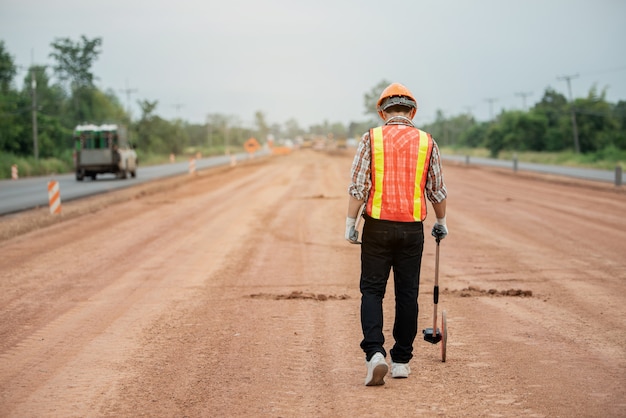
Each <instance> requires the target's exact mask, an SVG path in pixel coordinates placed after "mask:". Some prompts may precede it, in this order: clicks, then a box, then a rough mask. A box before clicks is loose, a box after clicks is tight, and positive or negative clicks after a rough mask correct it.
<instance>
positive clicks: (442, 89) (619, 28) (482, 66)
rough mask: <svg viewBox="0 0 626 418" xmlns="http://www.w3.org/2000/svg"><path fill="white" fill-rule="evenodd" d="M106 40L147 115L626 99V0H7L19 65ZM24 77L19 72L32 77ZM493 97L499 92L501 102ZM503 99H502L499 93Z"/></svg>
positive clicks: (316, 114)
mask: <svg viewBox="0 0 626 418" xmlns="http://www.w3.org/2000/svg"><path fill="white" fill-rule="evenodd" d="M81 35H85V36H87V37H88V38H90V39H93V38H96V37H101V38H102V41H103V42H102V53H101V54H100V56H99V58H98V60H97V61H96V63H95V65H94V67H93V71H94V73H95V75H96V77H97V78H98V80H97V85H98V86H99V87H100V88H101V89H103V90H106V89H113V90H114V91H115V92H116V93H117V94H118V96H119V98H120V100H121V101H122V103H123V104H124V105H125V106H126V105H127V95H126V94H125V93H124V92H123V90H124V89H126V87H129V88H131V89H133V90H134V91H133V93H132V94H131V95H130V104H131V109H132V112H133V117H135V118H136V117H137V116H139V108H138V106H137V105H136V101H137V100H151V101H153V100H158V102H159V105H158V107H157V110H156V113H157V114H159V115H160V116H162V117H164V118H166V119H173V118H176V117H180V118H182V119H185V120H187V121H189V122H193V123H204V121H205V120H206V115H207V114H208V113H221V114H226V115H233V116H237V117H238V119H239V120H240V121H241V123H244V124H249V123H252V121H253V120H254V113H255V112H256V111H262V112H263V113H264V114H265V116H266V120H267V121H268V122H269V123H281V124H282V123H284V122H285V121H286V120H288V119H291V118H295V119H296V120H297V121H298V122H299V124H300V126H301V127H303V128H307V127H308V126H310V125H313V124H319V123H323V122H324V121H328V122H330V123H334V122H341V123H344V124H347V123H349V122H351V121H363V120H365V119H367V117H366V116H365V115H364V104H363V96H364V94H365V93H366V92H369V91H370V90H371V89H372V88H373V87H374V86H375V85H377V84H378V83H379V82H380V81H382V80H388V81H397V82H400V83H403V84H405V85H406V86H407V87H408V88H409V89H410V90H411V91H412V92H413V94H414V95H415V97H416V98H417V101H418V103H419V106H420V109H419V111H418V113H417V116H416V119H415V120H416V121H417V123H418V124H419V123H420V122H421V123H427V122H429V121H432V120H433V118H434V115H435V113H436V111H437V110H438V109H440V110H442V111H443V112H444V113H445V114H446V115H454V114H460V113H464V112H471V113H472V114H473V115H474V116H475V117H477V118H478V119H479V120H486V119H488V118H489V117H490V114H491V111H493V113H494V114H497V113H498V112H499V111H500V110H501V109H507V110H508V109H521V108H522V105H523V103H524V99H523V97H522V96H521V95H520V94H523V95H525V96H526V104H527V105H528V106H531V105H533V104H534V103H535V102H536V101H538V100H540V99H541V97H542V95H543V93H544V91H545V89H546V88H548V87H552V88H554V89H555V90H557V91H559V92H561V93H563V94H565V95H566V96H567V94H568V92H567V83H566V82H565V81H562V80H558V79H557V77H559V76H564V75H565V76H569V75H572V76H573V75H578V77H577V78H573V79H572V92H573V95H574V96H575V97H583V96H587V94H588V92H589V90H590V89H591V88H592V87H593V86H594V85H596V86H597V87H598V89H599V90H602V89H604V88H606V89H607V99H608V100H609V101H610V102H612V103H617V102H618V101H619V100H626V1H624V0H525V1H521V0H510V1H504V0H430V1H422V0H404V1H399V0H385V1H381V0H376V1H372V0H315V1H298V0H228V1H214V0H177V1H171V0H168V1H165V0H107V1H101V0H0V39H1V40H3V41H4V42H5V48H6V49H7V50H8V52H9V53H10V54H11V55H12V56H13V57H14V59H15V62H16V64H18V65H21V66H24V67H26V68H27V67H28V66H29V65H30V64H31V62H34V63H35V64H39V65H42V64H52V63H53V61H52V60H51V59H50V58H49V56H48V55H49V54H50V52H51V51H52V50H51V47H50V44H51V42H53V41H54V40H55V39H56V38H66V37H68V38H70V39H72V40H73V41H79V40H80V36H81ZM24 74H25V73H24V71H22V72H20V73H19V75H18V80H20V82H21V80H22V79H23V77H24ZM492 99H493V100H492ZM490 100H491V103H492V107H490V104H489V103H490V102H489V101H490Z"/></svg>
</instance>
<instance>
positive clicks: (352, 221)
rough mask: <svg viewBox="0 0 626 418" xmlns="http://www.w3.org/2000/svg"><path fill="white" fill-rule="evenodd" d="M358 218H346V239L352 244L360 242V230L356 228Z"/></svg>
mask: <svg viewBox="0 0 626 418" xmlns="http://www.w3.org/2000/svg"><path fill="white" fill-rule="evenodd" d="M355 225H356V218H350V217H347V218H346V234H345V238H346V240H348V241H350V242H351V243H352V244H358V243H359V241H358V239H359V232H358V231H357V230H356V228H355Z"/></svg>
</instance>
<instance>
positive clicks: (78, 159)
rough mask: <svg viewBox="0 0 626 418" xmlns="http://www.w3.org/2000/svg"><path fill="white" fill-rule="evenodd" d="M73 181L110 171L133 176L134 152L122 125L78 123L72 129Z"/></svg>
mask: <svg viewBox="0 0 626 418" xmlns="http://www.w3.org/2000/svg"><path fill="white" fill-rule="evenodd" d="M74 147H75V148H74V155H75V166H76V180H78V181H82V180H83V179H84V178H85V177H91V179H92V180H95V179H96V176H97V175H98V174H102V173H113V174H115V176H116V177H117V178H120V179H125V178H126V177H127V176H128V174H130V175H131V176H133V177H136V176H137V165H138V160H137V153H136V152H135V150H134V149H133V147H132V146H131V145H130V143H129V142H128V135H127V131H126V128H125V127H124V126H118V125H100V126H96V125H78V126H77V127H76V128H75V129H74Z"/></svg>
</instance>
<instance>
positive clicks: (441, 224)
mask: <svg viewBox="0 0 626 418" xmlns="http://www.w3.org/2000/svg"><path fill="white" fill-rule="evenodd" d="M431 235H432V236H433V237H435V238H437V239H444V238H445V237H446V235H448V227H447V226H446V217H445V216H444V217H443V218H437V222H435V224H434V225H433V231H432V232H431Z"/></svg>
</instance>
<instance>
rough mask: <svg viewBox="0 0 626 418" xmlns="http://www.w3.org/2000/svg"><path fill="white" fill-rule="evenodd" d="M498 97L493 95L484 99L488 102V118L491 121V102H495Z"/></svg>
mask: <svg viewBox="0 0 626 418" xmlns="http://www.w3.org/2000/svg"><path fill="white" fill-rule="evenodd" d="M497 100H498V99H496V98H495V97H490V98H487V99H485V101H486V102H488V103H489V120H491V121H493V102H496V101H497Z"/></svg>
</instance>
